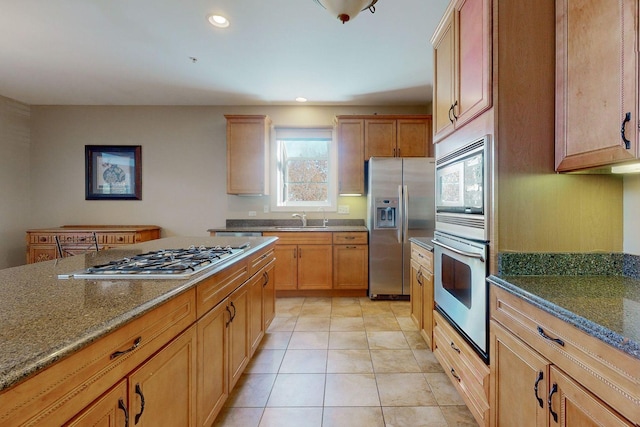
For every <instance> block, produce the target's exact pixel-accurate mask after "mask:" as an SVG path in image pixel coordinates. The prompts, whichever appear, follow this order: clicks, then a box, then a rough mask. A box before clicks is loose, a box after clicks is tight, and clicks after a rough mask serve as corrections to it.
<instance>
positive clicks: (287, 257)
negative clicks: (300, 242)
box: [274, 245, 298, 290]
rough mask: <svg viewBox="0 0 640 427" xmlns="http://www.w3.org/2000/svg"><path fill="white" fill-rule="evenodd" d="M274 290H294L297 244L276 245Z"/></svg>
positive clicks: (296, 282) (295, 284)
mask: <svg viewBox="0 0 640 427" xmlns="http://www.w3.org/2000/svg"><path fill="white" fill-rule="evenodd" d="M274 252H275V254H276V265H275V271H274V276H275V278H274V279H275V287H276V290H294V289H296V288H297V287H298V246H297V245H276V246H275V249H274Z"/></svg>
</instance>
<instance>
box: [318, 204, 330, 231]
mask: <svg viewBox="0 0 640 427" xmlns="http://www.w3.org/2000/svg"><path fill="white" fill-rule="evenodd" d="M318 210H319V211H320V212H322V226H323V227H326V226H327V224H329V220H328V219H327V217H326V216H325V212H324V208H320V209H318Z"/></svg>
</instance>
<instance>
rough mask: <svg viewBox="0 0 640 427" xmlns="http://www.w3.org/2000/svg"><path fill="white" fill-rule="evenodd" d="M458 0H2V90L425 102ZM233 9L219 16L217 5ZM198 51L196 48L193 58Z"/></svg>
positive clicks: (126, 97) (46, 94)
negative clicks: (440, 26)
mask: <svg viewBox="0 0 640 427" xmlns="http://www.w3.org/2000/svg"><path fill="white" fill-rule="evenodd" d="M447 3H448V0H379V1H378V3H377V4H376V12H375V14H371V13H370V12H369V11H366V10H365V11H364V12H361V13H360V15H358V16H357V17H356V18H355V19H354V20H352V21H350V22H348V23H346V24H341V23H340V21H338V20H337V19H335V18H333V17H332V16H331V15H330V14H329V13H328V12H327V11H326V10H324V9H323V8H322V7H321V6H319V5H318V4H317V3H315V2H314V1H313V0H0V95H3V96H6V97H9V98H12V99H15V100H18V101H21V102H24V103H27V104H32V105H291V104H295V102H294V98H295V97H297V96H304V97H307V98H308V99H309V103H310V104H314V105H330V104H331V105H335V104H344V105H387V104H388V105H425V104H427V103H429V102H430V101H431V91H432V79H433V70H432V69H433V58H432V48H431V44H430V38H431V35H432V34H433V31H434V29H435V26H436V25H437V23H438V21H439V20H440V17H441V16H442V14H443V12H444V10H445V8H446V5H447ZM210 13H220V14H223V15H225V16H227V17H228V18H229V20H230V21H231V25H230V26H229V28H227V29H224V30H223V29H219V28H214V27H213V26H211V25H210V24H209V23H208V22H207V19H206V18H207V15H208V14H210ZM190 57H194V58H197V61H196V62H193V61H192V60H191V59H190Z"/></svg>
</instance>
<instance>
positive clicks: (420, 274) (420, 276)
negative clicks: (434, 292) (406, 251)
mask: <svg viewBox="0 0 640 427" xmlns="http://www.w3.org/2000/svg"><path fill="white" fill-rule="evenodd" d="M416 280H417V281H418V283H419V284H420V286H422V270H418V273H417V274H416ZM452 344H453V343H452Z"/></svg>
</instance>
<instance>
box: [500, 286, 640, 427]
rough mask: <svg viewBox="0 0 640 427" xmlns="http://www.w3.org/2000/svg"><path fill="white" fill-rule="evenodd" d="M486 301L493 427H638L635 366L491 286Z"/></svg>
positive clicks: (636, 367) (635, 363)
mask: <svg viewBox="0 0 640 427" xmlns="http://www.w3.org/2000/svg"><path fill="white" fill-rule="evenodd" d="M490 295H491V298H490V300H491V317H492V319H491V322H490V359H491V387H490V388H491V425H492V426H495V427H501V426H511V425H518V426H523V427H527V426H531V427H556V426H560V427H565V426H566V427H573V426H580V427H583V426H594V427H595V426H607V427H609V426H620V427H622V426H625V427H632V426H634V425H637V424H633V422H631V420H633V419H634V418H635V419H636V420H640V418H637V414H638V413H639V411H640V407H639V406H638V403H637V402H638V397H639V396H640V390H639V389H638V381H637V375H638V367H639V366H640V364H639V363H638V362H637V360H634V359H633V358H631V357H630V356H627V355H625V354H623V353H622V352H619V351H618V350H616V349H613V348H609V349H606V348H605V346H603V344H602V343H601V342H600V341H599V340H597V339H595V338H593V337H589V336H586V335H582V334H583V333H582V332H580V331H577V330H576V329H575V328H572V327H570V325H569V324H566V323H564V322H563V321H562V320H560V319H557V318H555V317H553V316H551V315H549V314H547V313H545V312H542V311H541V310H539V309H537V308H535V307H533V306H532V305H530V304H528V303H526V302H524V301H523V300H521V299H520V298H518V297H516V296H513V295H511V294H510V293H508V292H506V291H504V290H501V289H497V288H496V287H495V286H492V287H491V290H490ZM540 331H542V332H540ZM543 335H545V336H547V337H549V338H545V337H544V336H543ZM634 377H635V378H636V379H634ZM626 414H628V415H626ZM627 417H631V418H627Z"/></svg>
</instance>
